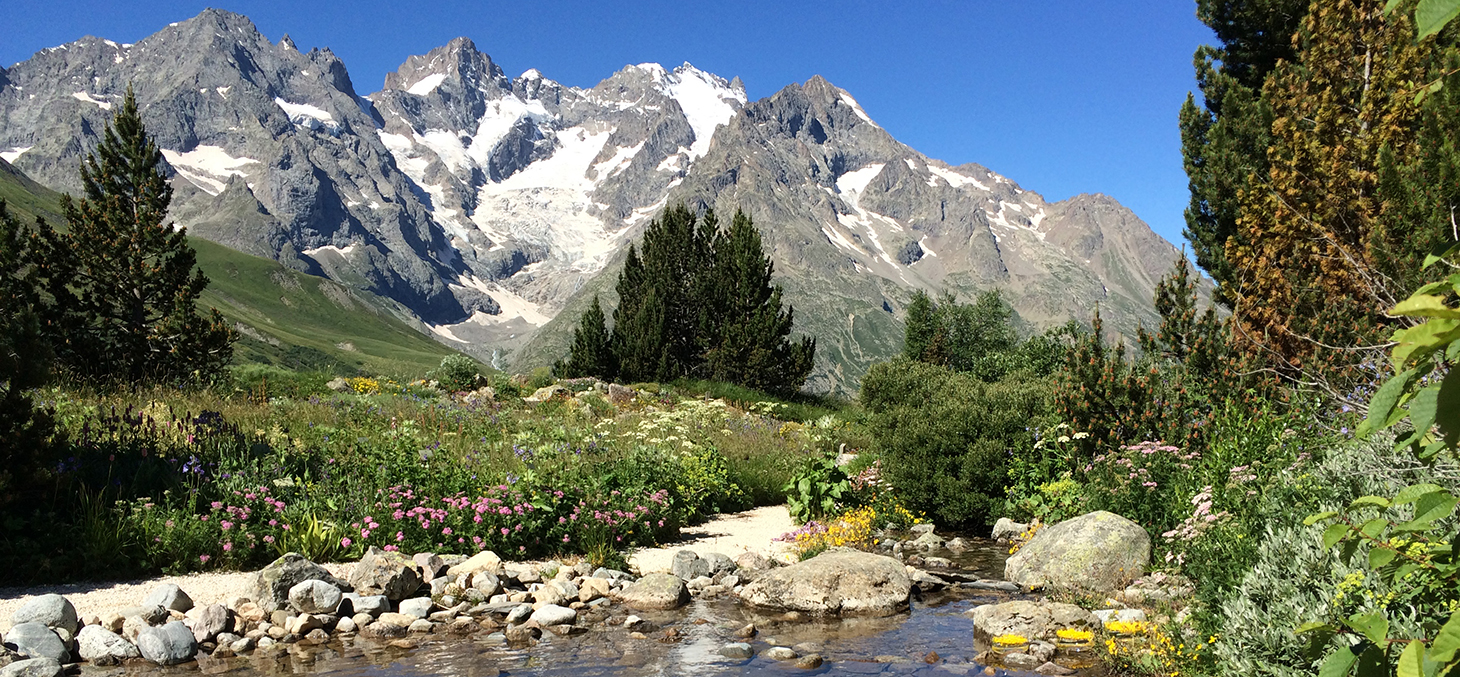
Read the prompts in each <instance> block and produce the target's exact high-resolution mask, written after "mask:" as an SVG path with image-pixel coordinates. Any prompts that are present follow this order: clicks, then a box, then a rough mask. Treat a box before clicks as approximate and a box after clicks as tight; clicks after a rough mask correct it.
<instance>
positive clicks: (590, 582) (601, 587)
mask: <svg viewBox="0 0 1460 677" xmlns="http://www.w3.org/2000/svg"><path fill="white" fill-rule="evenodd" d="M609 590H610V585H609V583H608V579H606V578H585V579H583V582H582V584H581V585H579V586H578V601H579V602H592V601H593V600H595V599H599V598H602V597H607V596H608V593H609Z"/></svg>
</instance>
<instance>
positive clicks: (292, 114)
mask: <svg viewBox="0 0 1460 677" xmlns="http://www.w3.org/2000/svg"><path fill="white" fill-rule="evenodd" d="M274 104H275V105H277V106H278V107H279V108H280V109H282V110H283V111H284V114H285V115H288V116H289V121H290V122H293V123H294V124H296V125H299V126H300V127H304V128H305V129H309V130H316V129H321V128H323V129H327V130H329V131H330V132H332V133H333V132H336V131H339V128H340V125H339V123H337V122H335V116H333V115H330V113H329V111H327V110H325V109H323V108H320V107H318V106H312V105H310V104H307V103H290V102H288V101H285V100H283V99H281V98H278V97H275V98H274Z"/></svg>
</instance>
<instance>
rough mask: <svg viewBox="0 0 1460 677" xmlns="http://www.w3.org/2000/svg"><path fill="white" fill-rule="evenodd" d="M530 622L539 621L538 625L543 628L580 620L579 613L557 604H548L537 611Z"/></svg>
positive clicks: (530, 618) (533, 613)
mask: <svg viewBox="0 0 1460 677" xmlns="http://www.w3.org/2000/svg"><path fill="white" fill-rule="evenodd" d="M528 620H533V621H537V623H538V625H541V626H543V627H547V626H549V625H567V624H572V623H573V622H574V621H576V620H578V612H576V611H574V610H572V609H569V608H567V607H562V606H558V605H556V604H547V605H544V606H543V607H542V608H540V609H538V610H537V611H534V612H532V616H531V617H529V619H528Z"/></svg>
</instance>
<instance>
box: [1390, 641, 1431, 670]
mask: <svg viewBox="0 0 1460 677" xmlns="http://www.w3.org/2000/svg"><path fill="white" fill-rule="evenodd" d="M1424 670H1425V643H1424V642H1421V641H1419V640H1417V639H1416V640H1414V641H1412V642H1410V643H1409V645H1408V646H1406V647H1404V651H1403V652H1401V653H1400V654H1399V665H1397V666H1395V668H1394V677H1424Z"/></svg>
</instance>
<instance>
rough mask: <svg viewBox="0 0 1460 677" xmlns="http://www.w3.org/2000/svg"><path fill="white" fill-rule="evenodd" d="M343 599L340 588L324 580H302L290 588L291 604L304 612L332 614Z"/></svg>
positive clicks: (295, 608) (300, 611)
mask: <svg viewBox="0 0 1460 677" xmlns="http://www.w3.org/2000/svg"><path fill="white" fill-rule="evenodd" d="M342 599H344V595H343V594H342V593H341V592H340V589H339V588H337V587H335V586H333V585H330V584H329V583H326V582H324V581H319V580H312V581H302V582H300V583H299V584H298V585H295V586H294V587H292V588H289V606H291V607H293V608H294V610H295V611H298V612H299V613H303V614H332V613H334V612H335V611H336V610H337V609H339V608H340V601H341V600H342Z"/></svg>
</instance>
